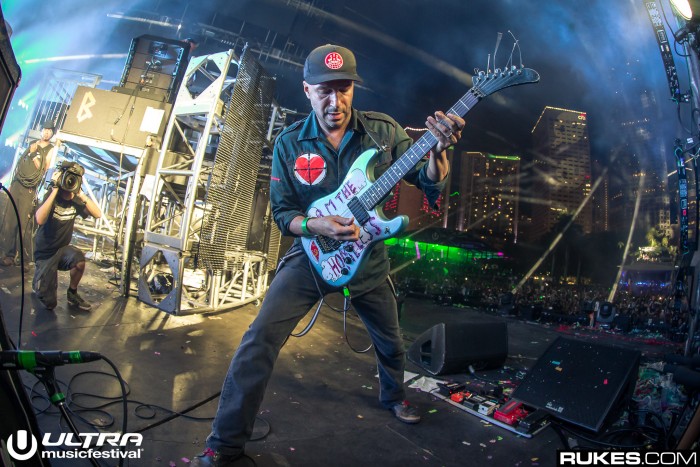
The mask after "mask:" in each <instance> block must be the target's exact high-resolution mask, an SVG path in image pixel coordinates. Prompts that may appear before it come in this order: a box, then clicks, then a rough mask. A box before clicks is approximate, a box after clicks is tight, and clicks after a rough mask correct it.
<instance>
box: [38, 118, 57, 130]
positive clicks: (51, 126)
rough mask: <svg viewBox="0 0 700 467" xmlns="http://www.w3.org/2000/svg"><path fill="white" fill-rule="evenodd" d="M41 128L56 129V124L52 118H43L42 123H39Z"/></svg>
mask: <svg viewBox="0 0 700 467" xmlns="http://www.w3.org/2000/svg"><path fill="white" fill-rule="evenodd" d="M41 129H42V130H51V131H54V132H55V131H56V124H55V123H54V122H53V120H45V121H44V123H42V124H41Z"/></svg>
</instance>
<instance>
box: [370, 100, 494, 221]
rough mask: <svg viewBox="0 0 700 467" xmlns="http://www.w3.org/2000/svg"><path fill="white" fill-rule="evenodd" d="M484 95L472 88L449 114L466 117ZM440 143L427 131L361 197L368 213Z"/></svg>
mask: <svg viewBox="0 0 700 467" xmlns="http://www.w3.org/2000/svg"><path fill="white" fill-rule="evenodd" d="M482 97H484V95H483V94H482V93H481V92H480V91H479V90H477V89H475V88H472V89H470V90H469V92H467V93H466V94H465V95H464V96H462V98H461V99H460V100H458V101H457V103H456V104H455V105H453V106H452V107H451V108H450V109H449V110H448V111H447V112H445V113H447V114H450V113H451V114H455V115H459V116H460V117H464V116H465V115H466V114H467V112H469V111H470V110H471V109H472V107H474V105H476V104H477V103H478V102H479V101H480V100H481V98H482ZM437 143H438V139H437V138H436V137H435V135H433V134H432V133H431V132H430V131H426V132H425V133H424V134H423V136H421V137H420V139H419V140H418V141H416V142H415V143H414V144H413V145H411V147H410V148H409V149H408V150H407V151H406V152H405V153H403V154H402V155H401V157H399V159H398V160H397V161H396V162H395V163H393V164H392V165H391V167H389V169H387V171H386V172H384V173H383V174H382V175H381V177H379V178H378V179H377V180H376V181H375V182H374V183H373V184H372V186H371V187H370V188H369V189H368V190H367V191H365V192H364V193H363V194H362V195H361V196H360V202H361V203H362V205H363V206H364V208H365V209H367V210H368V211H369V210H371V209H373V208H374V207H375V206H377V204H379V203H380V202H381V201H382V200H383V199H384V198H385V197H386V195H388V194H389V192H390V191H391V190H392V189H393V188H394V186H395V185H396V184H397V183H398V182H399V180H401V179H402V178H403V177H404V176H405V175H406V174H407V173H408V172H409V171H410V170H411V169H412V168H413V167H415V166H416V164H418V162H420V161H421V159H423V157H425V155H426V154H428V153H429V152H430V150H431V149H432V148H434V147H435V146H436V145H437Z"/></svg>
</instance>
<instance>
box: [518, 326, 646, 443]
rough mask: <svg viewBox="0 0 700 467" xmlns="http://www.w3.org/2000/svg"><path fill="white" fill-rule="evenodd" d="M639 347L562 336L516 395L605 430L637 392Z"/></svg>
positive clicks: (576, 422)
mask: <svg viewBox="0 0 700 467" xmlns="http://www.w3.org/2000/svg"><path fill="white" fill-rule="evenodd" d="M639 358H640V353H639V352H638V351H636V350H630V349H623V348H619V347H612V346H608V345H603V344H594V343H588V342H581V341H577V340H574V339H568V338H564V337H558V338H557V339H556V340H555V341H554V342H553V343H552V345H550V346H549V348H548V349H547V350H546V351H545V352H544V354H543V355H542V356H541V357H540V358H539V360H537V362H536V363H535V365H534V366H533V367H532V369H531V370H530V371H529V372H528V373H527V375H526V376H525V379H523V381H522V383H521V384H520V386H518V387H517V388H516V389H515V391H514V392H513V395H512V397H513V398H514V399H517V400H519V401H521V402H523V403H524V404H526V405H529V406H532V407H536V408H540V409H544V410H546V411H547V412H549V413H550V414H552V416H554V417H555V418H557V419H560V420H563V421H565V422H569V423H572V424H574V425H577V426H579V427H582V428H586V429H588V430H591V431H595V432H599V431H600V430H601V428H602V427H603V425H604V423H605V422H606V420H607V419H608V416H609V415H611V414H612V413H615V412H616V410H613V409H617V408H619V407H621V405H622V402H624V401H626V400H627V399H628V398H629V397H630V396H631V395H632V391H634V385H635V383H636V381H637V372H638V368H639Z"/></svg>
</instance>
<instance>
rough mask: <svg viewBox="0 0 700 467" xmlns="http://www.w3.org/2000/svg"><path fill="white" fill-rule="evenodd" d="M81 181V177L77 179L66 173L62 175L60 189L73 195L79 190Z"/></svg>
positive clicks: (73, 175)
mask: <svg viewBox="0 0 700 467" xmlns="http://www.w3.org/2000/svg"><path fill="white" fill-rule="evenodd" d="M82 180H83V179H82V177H79V176H77V175H76V174H74V173H70V172H66V173H64V174H63V178H62V179H61V189H63V190H66V191H70V192H71V193H75V192H76V191H79V190H80V185H81V183H82Z"/></svg>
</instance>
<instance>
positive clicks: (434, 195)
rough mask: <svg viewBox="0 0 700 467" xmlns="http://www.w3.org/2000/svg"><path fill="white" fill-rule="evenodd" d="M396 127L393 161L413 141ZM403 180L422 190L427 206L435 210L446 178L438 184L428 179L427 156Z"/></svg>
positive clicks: (401, 129) (398, 126) (402, 130)
mask: <svg viewBox="0 0 700 467" xmlns="http://www.w3.org/2000/svg"><path fill="white" fill-rule="evenodd" d="M396 127H397V128H396V142H397V143H396V145H395V146H394V149H393V151H392V152H393V153H394V160H396V159H398V157H399V156H401V155H402V154H403V153H404V152H406V151H407V150H408V148H409V147H410V146H411V145H412V144H413V140H412V139H411V137H410V136H408V134H406V131H405V130H404V129H403V128H401V126H400V125H398V124H397V125H396ZM403 179H404V180H406V181H407V182H408V183H410V184H411V185H415V186H417V187H418V188H419V189H420V190H422V191H423V193H425V197H426V198H427V199H428V204H429V205H430V206H431V207H432V208H433V209H435V208H437V206H436V205H435V203H436V202H437V200H438V198H439V197H440V193H442V191H443V190H444V189H445V185H446V184H447V177H445V178H444V179H443V180H442V181H439V182H434V181H432V180H430V178H428V156H425V157H424V158H423V159H422V160H421V161H420V162H418V164H416V166H415V167H414V168H413V169H411V170H409V171H408V173H407V174H406V175H405V176H404V177H403Z"/></svg>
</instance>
